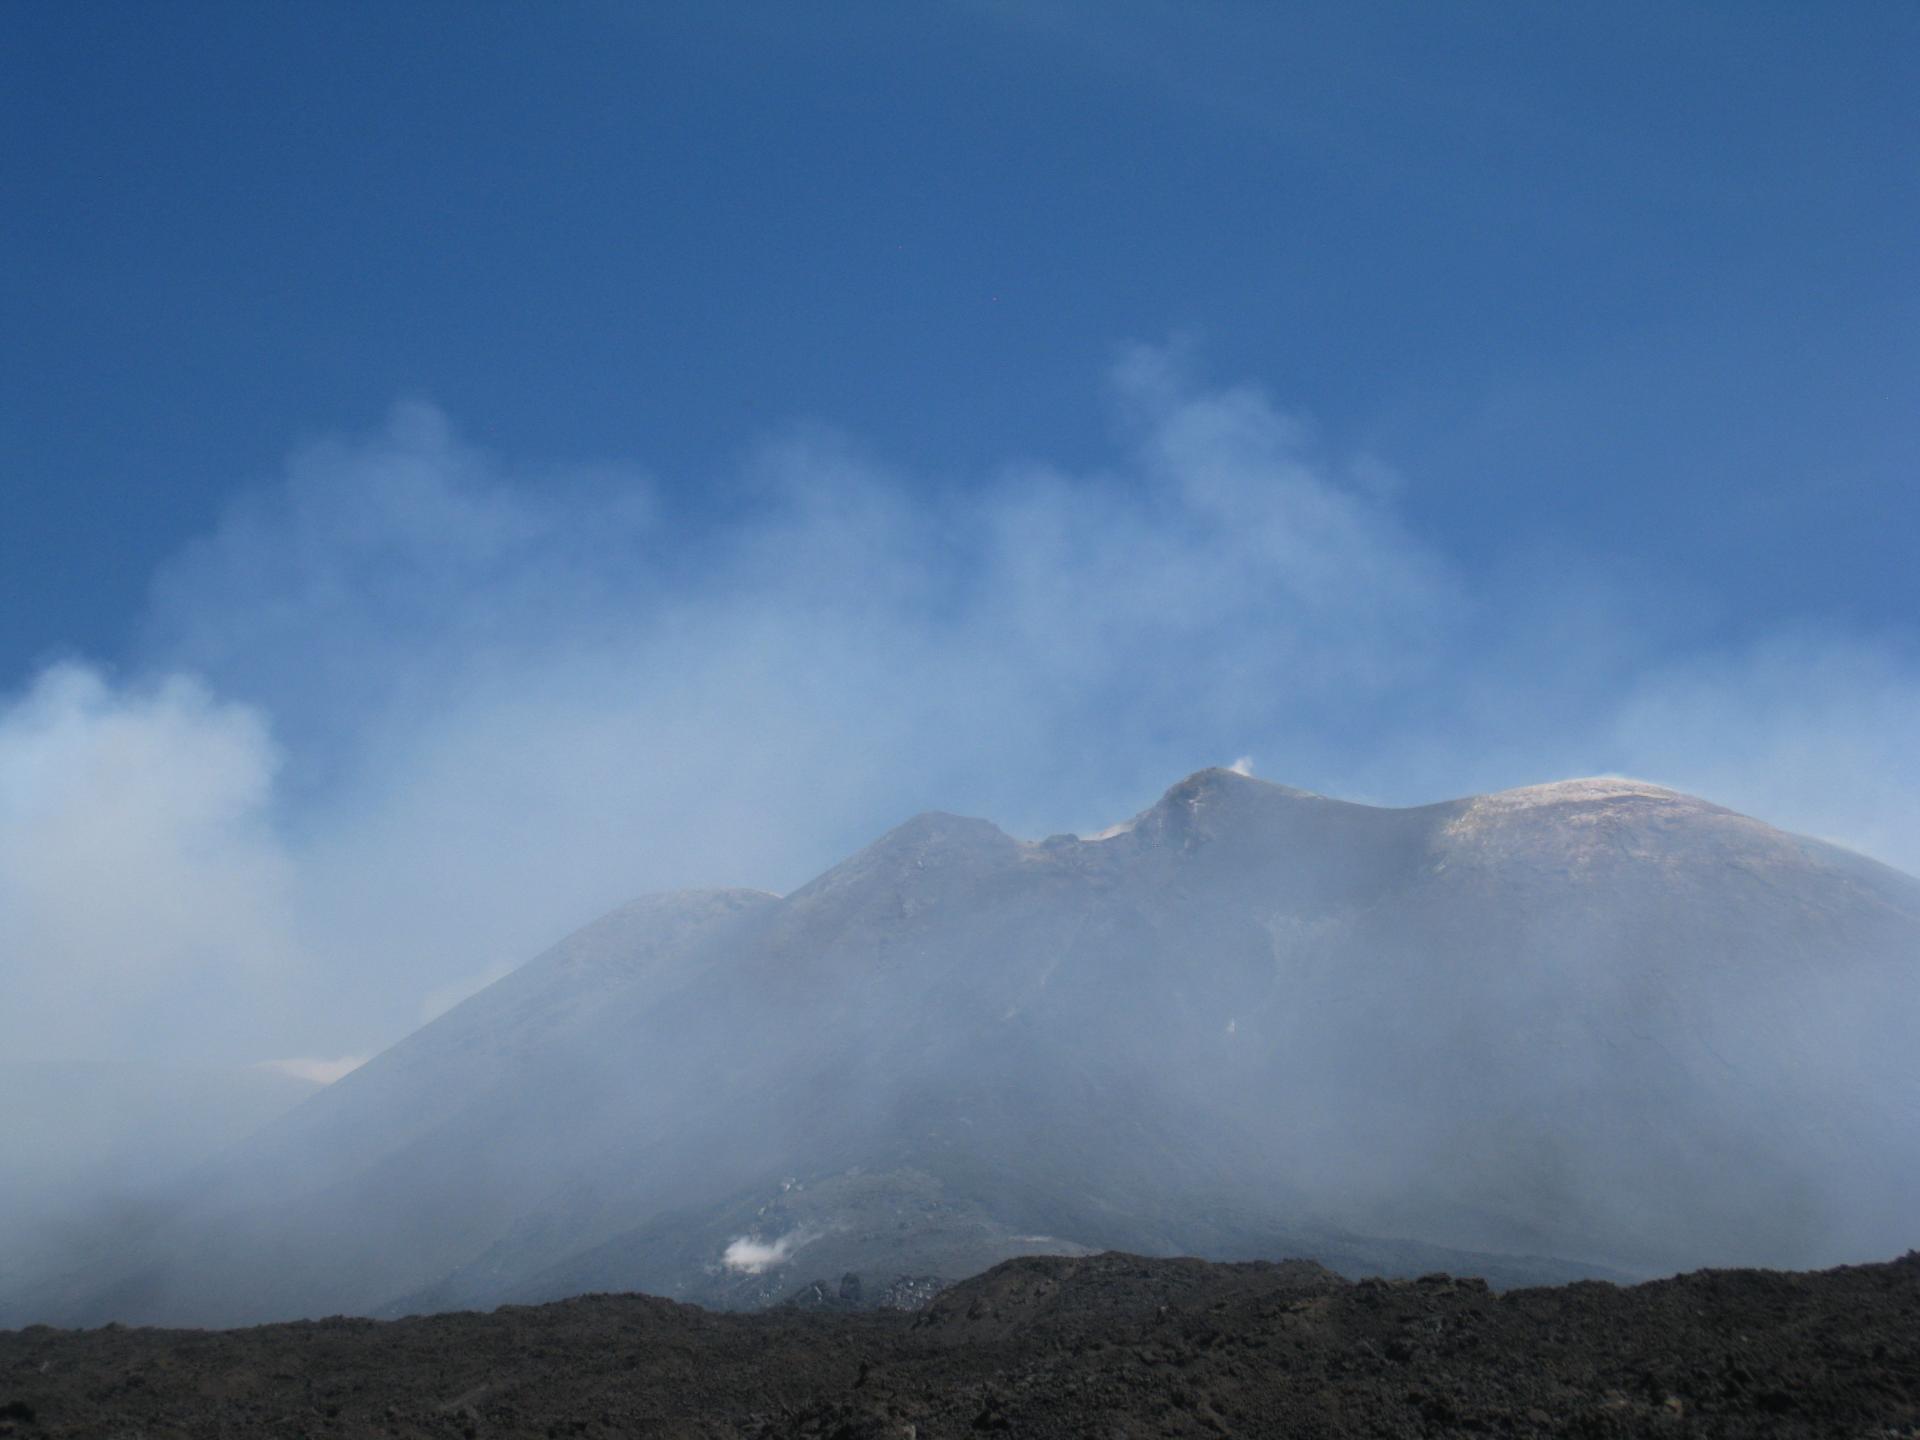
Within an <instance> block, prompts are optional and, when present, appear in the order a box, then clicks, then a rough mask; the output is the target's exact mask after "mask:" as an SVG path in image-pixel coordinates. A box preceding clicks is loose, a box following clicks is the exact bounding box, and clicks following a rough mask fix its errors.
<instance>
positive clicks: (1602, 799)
mask: <svg viewBox="0 0 1920 1440" xmlns="http://www.w3.org/2000/svg"><path fill="white" fill-rule="evenodd" d="M1917 962H1920V882H1915V881H1914V880H1912V879H1910V878H1908V877H1906V876H1903V875H1900V874H1898V873H1897V872H1894V871H1891V870H1888V869H1886V868H1885V867H1883V866H1879V865H1876V864H1874V863H1873V862H1871V861H1868V860H1865V859H1862V858H1861V857H1858V856H1854V855H1851V854H1849V853H1848V852H1845V851H1842V850H1839V849H1836V848H1834V847H1832V846H1827V845H1823V844H1820V843H1819V842H1816V841H1811V840H1806V839H1802V838H1799V837H1795V836H1791V835H1786V834H1783V833H1782V832H1779V831H1776V830H1774V829H1772V828H1771V827H1768V826H1766V825H1763V824H1761V823H1759V822H1757V821H1754V820H1750V819H1747V818H1745V817H1742V816H1739V815H1736V814H1733V813H1732V812H1730V811H1727V810H1724V809H1721V808H1719V807H1716V806H1713V805H1710V804H1707V803H1706V802H1703V801H1700V800H1696V799H1693V798H1691V797H1688V796H1684V795H1680V794H1677V793H1675V792H1673V791H1668V790H1663V789H1660V788H1658V787H1653V786H1646V785H1640V784H1637V783H1634V782H1626V781H1611V780H1600V781H1576V782H1567V783H1563V784H1559V785H1550V786H1539V787H1532V788H1529V789H1526V790H1519V791H1510V792H1505V793H1503V794H1500V795H1493V796H1482V797H1473V798H1470V799H1466V800H1461V801H1454V802H1449V803H1446V804H1442V805H1433V806H1425V807H1419V808H1416V809H1410V810H1384V809H1378V808H1374V807H1368V806H1361V805H1352V804H1347V803H1344V802H1341V801H1337V800H1331V799H1327V798H1325V797H1321V796H1316V795H1310V794H1306V793H1304V792H1301V791H1296V790H1289V789H1287V788H1285V787H1281V786H1275V785H1268V784H1264V783H1262V782H1260V781H1256V780H1252V779H1249V778H1247V777H1244V776H1240V775H1237V774H1235V773H1233V772H1230V771H1219V770H1214V771H1203V772H1201V773H1200V774H1198V775H1195V776H1192V777H1190V778H1189V779H1187V780H1185V781H1183V782H1181V783H1180V784H1179V785H1176V786H1175V787H1173V789H1171V790H1170V791H1168V792H1167V794H1166V796H1164V797H1163V798H1162V799H1161V801H1160V802H1159V803H1158V804H1156V805H1155V806H1153V807H1152V808H1151V809H1149V810H1148V811H1146V812H1144V813H1142V814H1141V815H1139V816H1137V817H1135V819H1134V820H1133V821H1131V822H1128V823H1127V824H1125V825H1123V826H1118V827H1115V828H1114V830H1113V831H1111V832H1108V833H1107V835H1106V836H1105V838H1100V839H1094V840H1083V839H1079V838H1076V837H1072V836H1056V837H1053V838H1051V839H1048V840H1045V841H1041V842H1037V843H1028V842H1022V841H1018V840H1015V839H1012V838H1011V837H1009V836H1007V835H1005V834H1003V833H1001V832H1000V831H999V830H997V829H996V828H995V827H993V826H992V825H990V824H988V823H987V822H985V821H980V820H968V819H962V818H959V817H954V816H946V815H924V816H920V817H918V818H916V819H914V820H912V821H909V822H908V823H906V824H905V825H902V826H901V827H899V828H898V829H896V830H894V831H892V832H890V833H889V834H888V835H886V836H884V837H882V838H881V839H880V840H879V841H877V842H876V843H875V844H874V845H872V846H870V847H868V848H867V849H866V850H864V851H862V852H860V853H859V854H858V855H855V856H853V857H852V858H850V859H849V860H847V861H846V862H844V863H843V864H841V865H839V866H836V867H835V868H834V869H832V870H830V871H828V872H827V873H825V874H824V875H822V876H820V877H819V878H818V879H816V880H815V881H813V882H812V883H810V884H809V885H807V886H805V887H804V888H802V889H801V890H799V891H796V892H795V893H793V894H792V895H790V896H787V897H785V898H784V899H780V898H776V897H772V896H768V895H764V894H760V893H757V892H749V891H721V892H700V893H693V894H684V895H674V896H662V897H652V898H650V899H648V900H644V901H640V902H636V903H635V904H634V905H632V906H628V907H625V908H623V909H622V910H621V911H618V912H615V914H614V915H611V916H609V917H607V918H606V919H604V920H602V921H600V922H596V924H595V925H593V926H589V927H588V928H587V929H586V930H584V931H582V932H580V933H579V934H578V935H576V936H574V937H572V938H571V939H570V940H568V941H567V942H564V943H563V944H562V945H561V946H559V947H556V949H555V950H554V951H551V952H549V953H548V954H547V955H545V956H542V957H541V958H540V959H538V960H536V961H534V962H532V963H530V964H529V965H528V966H526V967H524V968H523V969H522V970H520V971H518V972H516V973H515V974H514V975H511V976H509V977H508V978H507V979H505V980H503V981H501V982H500V983H499V984H498V985H496V986H494V987H492V988H490V989H489V990H487V991H484V992H482V993H481V994H480V995H478V996H475V997H474V998H473V999H472V1000H470V1001H468V1002H467V1003H466V1004H464V1005H462V1006H459V1007H457V1008H456V1009H455V1010H453V1011H451V1012H450V1013H449V1014H447V1015H446V1016H444V1017H442V1018H441V1019H440V1020H438V1021H436V1022H434V1023H433V1024H432V1025H429V1026H427V1027H426V1028H424V1029H423V1030H422V1031H420V1032H419V1033H418V1034H416V1035H414V1036H412V1037H410V1038H409V1039H408V1040H407V1041H405V1042H403V1043H402V1044H400V1045H398V1046H396V1047H394V1048H393V1049H392V1050H391V1051H389V1052H387V1053H386V1054H385V1055H382V1056H380V1057H377V1058H376V1059H375V1060H374V1061H372V1062H370V1063H369V1064H368V1065H366V1066H365V1067H363V1068H362V1069H361V1070H359V1071H357V1072H355V1073H354V1074H352V1075H350V1076H348V1077H346V1078H345V1079H343V1080H342V1081H340V1082H338V1083H337V1084H336V1085H334V1086H332V1087H330V1088H329V1089H328V1090H327V1091H326V1092H324V1093H323V1094H321V1095H319V1096H316V1097H315V1098H314V1099H313V1100H312V1101H310V1102H308V1103H307V1104H306V1105H304V1106H302V1107H301V1108H300V1109H299V1110H297V1111H296V1112H294V1114H292V1115H290V1116H288V1117H287V1118H286V1119H285V1120H284V1121H283V1122H281V1123H279V1124H278V1125H276V1126H272V1127H269V1129H268V1130H267V1131H266V1132H264V1133H263V1134H262V1135H261V1136H260V1137H259V1138H258V1139H257V1141H256V1142H255V1143H253V1144H252V1145H250V1146H248V1147H245V1148H243V1149H242V1150H241V1151H239V1152H236V1153H235V1154H234V1155H233V1156H231V1157H229V1159H228V1160H227V1162H225V1163H224V1164H223V1166H222V1167H220V1168H218V1169H217V1170H211V1171H207V1172H203V1173H202V1174H201V1175H200V1177H199V1179H198V1191H197V1193H193V1194H187V1195H182V1196H181V1197H179V1198H178V1200H177V1201H176V1204H175V1207H174V1209H173V1210H172V1211H171V1212H169V1213H167V1214H166V1215H164V1216H162V1217H161V1218H159V1219H156V1221H155V1222H154V1225H153V1226H152V1228H151V1229H150V1230H148V1231H145V1232H143V1233H142V1234H140V1235H137V1236H133V1237H129V1238H127V1239H125V1240H124V1241H123V1242H122V1243H121V1245H120V1247H119V1248H117V1249H115V1250H113V1251H111V1252H110V1253H103V1254H102V1255H99V1256H96V1257H92V1259H91V1261H90V1263H89V1264H88V1265H87V1266H83V1267H81V1268H80V1270H78V1271H76V1270H74V1269H72V1268H69V1269H68V1270H67V1272H66V1273H65V1274H64V1276H63V1277H62V1278H61V1280H60V1281H59V1282H58V1283H57V1284H54V1285H51V1286H50V1287H49V1288H47V1289H44V1290H42V1291H40V1292H38V1293H37V1294H34V1295H32V1296H30V1297H29V1299H28V1301H27V1302H26V1303H28V1304H29V1305H32V1306H35V1307H38V1310H37V1313H38V1315H39V1316H41V1317H44V1318H56V1319H99V1318H105V1317H107V1316H109V1315H112V1316H117V1317H119V1318H124V1319H164V1320H169V1321H201V1322H205V1321H213V1322H218V1323H236V1322H240V1321H250V1320H259V1319H268V1318H274V1317H279V1316H287V1315H296V1314H314V1313H325V1312H330V1311H337V1310H344V1311H356V1312H382V1311H386V1312H392V1311H396V1310H404V1309H407V1308H430V1307H441V1306H453V1305H465V1306H482V1305H488V1304H493V1303H498V1302H499V1301H501V1300H504V1299H516V1300H528V1299H548V1298H553V1297H555V1296H558V1295H563V1294H568V1293H576V1292H578V1291H580V1290H588V1289H606V1288H619V1287H635V1288H646V1289H650V1290H653V1291H656V1292H659V1293H664V1294H670V1295H675V1296H680V1297H683V1298H692V1299H699V1300H703V1301H707V1302H709V1303H728V1304H753V1303H762V1302H764V1301H765V1300H767V1299H769V1298H773V1297H775V1296H777V1295H779V1294H781V1293H784V1292H785V1291H786V1290H789V1289H791V1288H793V1287H794V1286H795V1285H797V1284H799V1283H801V1282H802V1281H804V1280H808V1279H812V1278H814V1277H815V1276H816V1275H822V1274H827V1275H829V1278H831V1272H837V1271H839V1270H851V1271H854V1272H856V1273H864V1275H865V1277H866V1278H867V1279H868V1280H869V1281H873V1282H877V1284H884V1283H885V1282H886V1281H888V1280H891V1279H892V1278H893V1277H894V1276H895V1275H898V1274H932V1275H940V1276H943V1277H944V1278H948V1279H952V1278H958V1276H959V1275H960V1274H962V1273H971V1271H973V1270H977V1269H980V1268H983V1267H984V1266H985V1265H986V1264H988V1263H991V1262H992V1261H993V1260H996V1259H1000V1258H1004V1257H1005V1256H1008V1255H1017V1254H1025V1253H1032V1252H1034V1251H1036V1250H1057V1251H1059V1252H1061V1253H1077V1252H1080V1251H1082V1250H1084V1249H1088V1248H1091V1249H1106V1248H1124V1249H1130V1250H1135V1251H1142V1252H1146V1253H1158V1254H1173V1253H1198V1254H1205V1255H1211V1256H1215V1257H1219V1258H1243V1257H1255V1256H1261V1255H1268V1256H1272V1255H1278V1254H1311V1255H1316V1256H1319V1257H1320V1258H1323V1259H1327V1260H1329V1261H1331V1262H1332V1263H1335V1264H1338V1265H1340V1266H1342V1267H1343V1268H1345V1269H1347V1270H1349V1271H1351V1272H1360V1271H1367V1270H1385V1271H1407V1270H1419V1269H1429V1268H1441V1267H1446V1268H1452V1269H1455V1270H1476V1271H1478V1272H1480V1273H1488V1274H1491V1275H1492V1276H1493V1277H1494V1278H1495V1279H1496V1281H1499V1280H1506V1281H1509V1282H1513V1281H1524V1280H1528V1279H1554V1278H1567V1277H1569V1276H1571V1275H1574V1274H1578V1273H1582V1267H1583V1266H1585V1267H1602V1268H1608V1267H1610V1268H1612V1269H1615V1270H1620V1271H1630V1272H1638V1273H1652V1272H1657V1271H1661V1270H1671V1269H1675V1268H1681V1267H1684V1266H1687V1265H1698V1264H1708V1263H1712V1264H1736V1263H1765V1264H1780V1265H1812V1264H1822V1263H1831V1262H1833V1261H1836V1260H1847V1259H1865V1258H1872V1257H1874V1256H1880V1255H1886V1254H1893V1253H1898V1252H1899V1251H1900V1250H1902V1249H1904V1248H1905V1247H1907V1246H1909V1245H1911V1244H1913V1243H1914V1241H1915V1238H1916V1237H1915V1233H1914V1230H1913V1222H1912V1219H1911V1213H1910V1212H1911V1207H1910V1204H1909V1203H1908V1197H1909V1196H1910V1195H1911V1194H1913V1193H1920V1115H1916V1104H1920V1062H1917V1061H1916V1060H1915V1058H1914V1054H1913V1050H1914V1047H1913V1046H1912V1045H1911V1042H1910V1038H1909V1037H1910V1035H1911V1034H1912V1033H1916V1028H1917V1026H1916V1022H1920V963H1917ZM1380 1237H1396V1238H1380ZM1463 1252H1473V1253H1470V1254H1469V1253H1463ZM1542 1256H1559V1257H1566V1258H1565V1259H1562V1260H1560V1261H1553V1262H1549V1261H1545V1260H1540V1259H1528V1258H1526V1257H1542ZM869 1288H877V1287H876V1286H875V1285H870V1286H869Z"/></svg>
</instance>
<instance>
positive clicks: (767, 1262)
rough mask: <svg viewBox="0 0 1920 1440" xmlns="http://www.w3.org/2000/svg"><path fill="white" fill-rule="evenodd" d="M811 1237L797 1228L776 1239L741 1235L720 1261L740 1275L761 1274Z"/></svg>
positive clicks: (785, 1258)
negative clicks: (759, 1238) (761, 1238)
mask: <svg viewBox="0 0 1920 1440" xmlns="http://www.w3.org/2000/svg"><path fill="white" fill-rule="evenodd" d="M813 1238H815V1237H814V1236H812V1235H810V1234H807V1233H804V1232H802V1231H799V1230H793V1231H789V1232H788V1233H787V1234H785V1235H782V1236H781V1237H780V1238H779V1239H777V1240H755V1239H753V1238H752V1237H751V1236H748V1235H742V1236H740V1237H739V1239H737V1240H734V1241H733V1242H732V1243H730V1244H729V1245H728V1246H727V1248H726V1252H725V1253H724V1254H722V1255H721V1257H720V1263H721V1264H722V1265H724V1266H725V1267H726V1268H727V1269H729V1270H735V1271H738V1272H739V1273H740V1274H742V1275H762V1274H765V1273H766V1272H767V1271H769V1270H771V1269H773V1268H774V1267H775V1266H778V1265H784V1264H786V1263H787V1260H788V1258H789V1257H790V1256H791V1255H792V1254H793V1252H794V1251H796V1250H798V1249H799V1248H800V1247H801V1246H803V1245H805V1244H806V1243H807V1242H808V1241H810V1240H812V1239H813Z"/></svg>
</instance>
